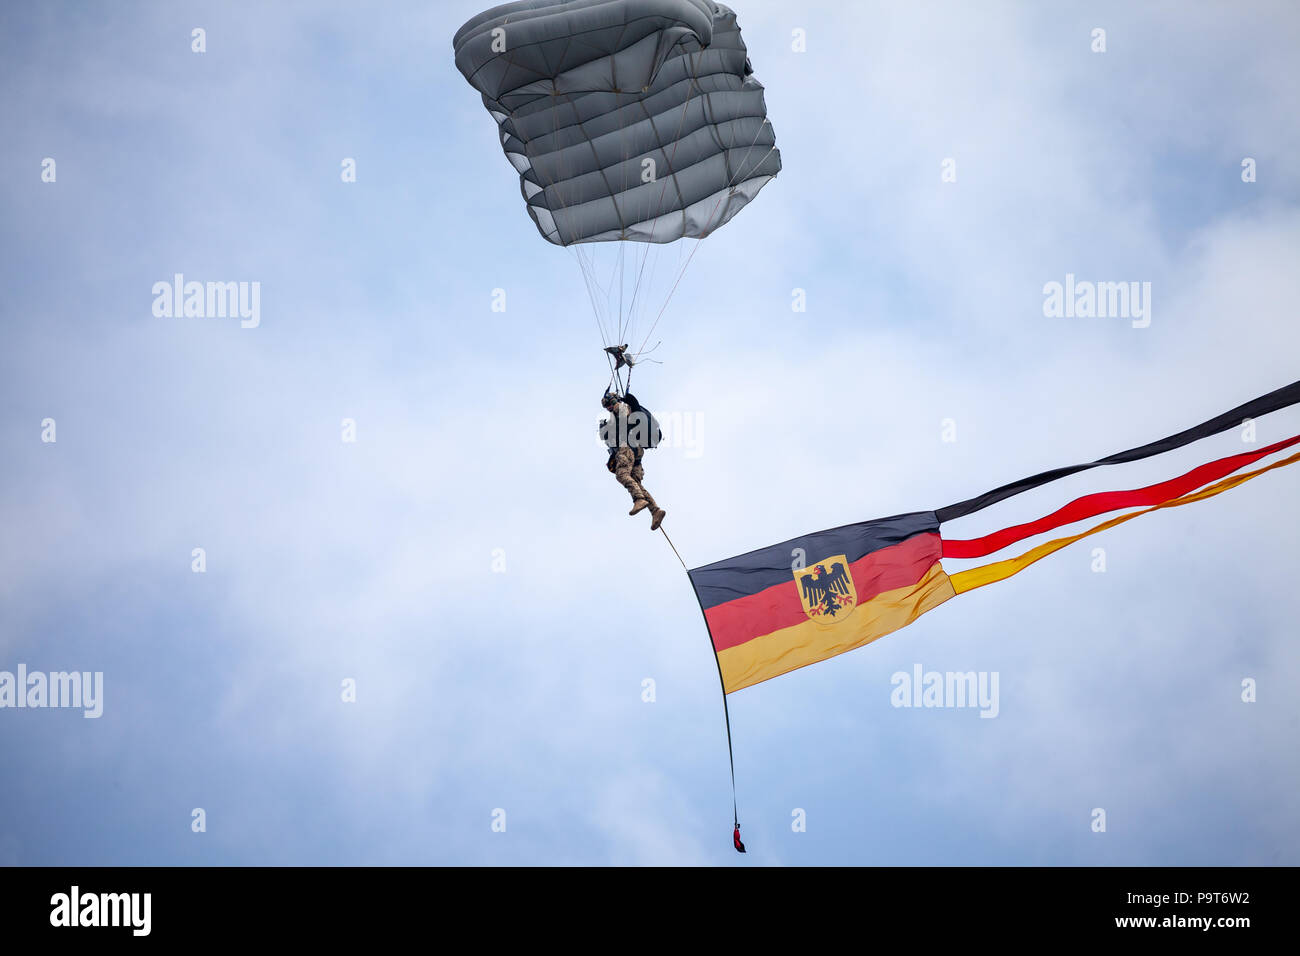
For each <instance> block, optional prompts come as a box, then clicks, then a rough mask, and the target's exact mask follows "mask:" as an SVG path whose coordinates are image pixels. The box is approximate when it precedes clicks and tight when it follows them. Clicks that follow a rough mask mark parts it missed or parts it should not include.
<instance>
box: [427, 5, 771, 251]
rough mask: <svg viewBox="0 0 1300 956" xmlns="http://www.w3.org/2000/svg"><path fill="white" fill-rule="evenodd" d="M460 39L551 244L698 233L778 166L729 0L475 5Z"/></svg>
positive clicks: (461, 61)
mask: <svg viewBox="0 0 1300 956" xmlns="http://www.w3.org/2000/svg"><path fill="white" fill-rule="evenodd" d="M453 46H454V48H455V53H456V66H457V67H458V68H459V69H460V71H461V73H463V74H464V76H465V78H466V79H467V80H468V81H469V82H470V83H471V84H472V85H473V86H474V87H475V89H477V90H478V91H479V93H480V94H482V97H483V103H484V105H485V106H486V107H487V109H488V111H489V112H490V113H491V114H492V116H493V118H494V119H495V120H496V121H497V123H498V125H499V126H500V131H501V144H502V147H503V148H504V150H505V153H506V157H507V158H508V159H509V160H510V162H511V163H512V164H513V165H514V167H515V169H516V170H518V172H519V178H520V188H521V191H522V192H523V196H524V199H525V201H526V202H527V204H528V213H529V215H530V216H532V218H533V221H534V222H535V223H536V224H537V228H538V230H539V231H540V232H541V234H542V235H543V236H544V237H545V238H546V239H547V240H549V241H550V242H553V243H556V244H557V245H563V246H567V245H571V244H574V243H586V242H603V241H611V240H633V241H637V242H653V243H665V242H672V241H674V240H677V239H682V238H694V239H700V238H703V237H704V236H707V235H708V234H709V233H711V232H712V231H713V230H715V229H717V228H718V227H719V226H721V225H723V224H725V223H726V222H727V221H729V220H730V219H731V218H732V217H733V216H734V215H735V214H736V213H737V212H739V211H740V210H741V209H742V208H743V207H744V206H745V205H746V204H747V203H748V202H749V201H750V200H751V199H753V198H754V196H755V195H757V193H758V191H759V190H760V189H762V188H763V186H764V185H765V184H766V183H768V182H769V181H770V180H771V179H772V177H774V176H775V175H776V174H777V173H778V172H779V171H780V169H781V155H780V153H779V152H778V151H777V149H776V138H775V135H774V133H773V131H772V126H771V124H770V123H769V122H768V121H767V108H766V105H765V103H764V98H763V87H762V85H761V84H760V83H759V82H758V81H757V80H756V79H755V78H754V77H753V75H752V72H751V69H750V64H749V60H748V57H747V53H746V49H745V44H744V42H743V41H742V40H741V36H740V28H739V26H738V25H737V23H736V15H735V13H734V12H732V11H731V10H730V9H729V8H727V7H725V6H723V5H721V4H717V3H712V2H708V0H522V2H518V3H509V4H505V5H503V6H499V7H495V8H493V9H491V10H488V11H485V12H484V13H481V14H479V16H477V17H475V18H474V19H472V20H470V21H469V22H468V23H466V24H465V25H464V26H463V27H461V28H460V30H459V31H457V33H456V36H455V39H454V40H453Z"/></svg>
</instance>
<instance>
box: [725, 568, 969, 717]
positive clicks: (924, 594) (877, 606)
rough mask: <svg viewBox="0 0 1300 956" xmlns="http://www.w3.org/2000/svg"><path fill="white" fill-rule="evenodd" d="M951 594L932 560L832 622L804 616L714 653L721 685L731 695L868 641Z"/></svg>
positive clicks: (947, 584)
mask: <svg viewBox="0 0 1300 956" xmlns="http://www.w3.org/2000/svg"><path fill="white" fill-rule="evenodd" d="M954 594H955V592H954V591H953V588H952V585H951V584H950V583H949V581H948V575H947V574H945V573H944V570H943V566H942V565H941V564H940V563H939V562H938V561H935V562H934V564H932V565H931V566H930V569H929V570H928V571H926V572H925V575H924V577H922V578H921V580H920V581H918V582H916V583H915V584H909V585H907V586H906V587H901V588H895V589H894V590H892V591H885V592H883V593H881V594H877V595H876V596H875V597H874V598H872V599H871V600H870V601H865V602H863V603H862V604H859V605H858V606H857V607H855V608H854V609H853V611H852V613H850V614H849V615H848V616H847V617H845V618H844V620H842V621H837V622H836V623H835V624H831V625H825V624H818V623H817V622H815V621H812V620H808V621H805V622H804V623H802V624H796V625H794V626H793V627H785V628H782V629H781V630H779V631H773V632H772V633H771V634H764V635H763V636H762V637H756V638H754V639H753V640H749V641H746V642H745V643H744V644H737V645H736V646H735V647H728V648H727V649H726V650H723V651H719V652H718V666H719V667H720V668H721V670H722V686H723V690H724V692H725V693H728V694H730V693H731V692H732V691H736V690H740V689H741V688H742V687H749V686H751V685H752V684H757V683H760V682H761V681H765V680H768V679H769V678H772V677H777V676H779V675H781V674H785V673H788V672H790V671H792V670H796V669H798V668H800V667H806V666H808V665H809V664H816V663H817V662H818V661H824V660H826V659H827V658H828V657H835V656H836V655H837V654H843V653H844V652H845V651H851V650H853V649H855V648H858V647H862V646H863V645H864V644H870V643H871V642H872V641H874V640H875V639H876V638H878V637H884V636H885V635H886V634H888V633H890V632H891V631H896V630H898V629H899V628H900V627H906V626H907V625H908V624H911V623H912V622H913V621H915V620H916V619H917V618H918V617H920V616H921V615H922V614H924V613H925V612H926V611H928V610H930V609H931V608H934V607H938V606H939V605H940V604H942V603H943V602H944V601H946V600H948V599H949V598H950V597H953V596H954Z"/></svg>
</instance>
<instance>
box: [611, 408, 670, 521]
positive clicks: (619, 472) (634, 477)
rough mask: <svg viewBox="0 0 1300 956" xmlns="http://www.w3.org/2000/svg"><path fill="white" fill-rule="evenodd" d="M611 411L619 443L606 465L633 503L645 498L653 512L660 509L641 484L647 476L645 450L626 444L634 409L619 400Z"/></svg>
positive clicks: (612, 423) (612, 449)
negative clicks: (628, 421)
mask: <svg viewBox="0 0 1300 956" xmlns="http://www.w3.org/2000/svg"><path fill="white" fill-rule="evenodd" d="M609 413H610V416H611V417H612V419H613V420H612V421H611V423H610V424H611V426H612V427H615V428H617V429H618V432H617V435H618V439H617V440H618V445H617V447H614V448H611V449H610V456H609V463H608V465H607V466H606V467H608V468H609V470H610V471H611V472H613V473H614V477H615V478H616V479H618V483H619V484H620V485H622V486H623V487H624V488H626V489H627V492H628V494H630V495H631V496H632V502H633V504H635V503H636V502H637V501H639V500H641V499H642V498H644V499H645V501H646V503H647V505H648V506H649V508H650V510H651V511H652V512H654V511H658V510H659V506H658V505H657V504H655V500H654V498H653V497H652V496H651V494H650V492H648V491H646V490H645V486H643V485H642V484H641V482H642V480H644V478H645V469H644V468H642V467H641V457H642V455H644V454H645V451H644V450H643V449H641V448H632V447H631V446H629V445H626V444H624V441H625V440H626V438H627V434H628V428H627V420H628V416H629V415H631V414H632V409H631V408H630V407H629V406H628V405H627V404H626V403H624V402H619V403H618V404H616V405H615V406H614V407H613V408H611V409H609Z"/></svg>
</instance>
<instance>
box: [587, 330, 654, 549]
mask: <svg viewBox="0 0 1300 956" xmlns="http://www.w3.org/2000/svg"><path fill="white" fill-rule="evenodd" d="M623 347H624V348H626V346H623ZM600 405H601V407H602V408H603V409H605V411H607V412H609V413H610V418H606V419H602V420H601V423H600V437H601V438H603V439H604V441H605V444H606V445H608V446H609V460H608V461H606V462H605V467H606V468H607V469H609V471H610V472H611V473H612V474H613V475H614V477H615V478H616V479H617V480H618V483H619V484H620V485H622V486H623V487H624V488H626V489H627V491H628V494H630V495H631V496H632V510H631V511H629V512H628V514H630V515H634V514H637V513H639V512H641V511H644V510H645V509H646V508H649V509H650V518H651V520H650V530H651V531H658V530H659V525H661V524H662V523H663V520H664V516H665V515H667V514H668V512H666V511H665V510H664V509H663V508H660V507H659V505H658V504H656V503H655V500H654V497H653V496H652V495H651V494H650V492H648V491H646V489H645V486H644V485H643V484H641V482H642V481H643V480H645V469H644V468H643V467H641V458H642V456H643V455H644V454H645V450H646V449H647V448H654V447H655V446H656V445H658V444H659V438H660V430H659V423H658V422H657V421H655V419H654V416H653V415H652V414H650V411H649V409H647V408H644V407H643V406H642V405H641V403H640V402H638V401H637V400H636V397H635V396H634V395H632V393H631V392H627V393H625V394H623V395H621V396H620V395H619V394H618V392H616V391H611V390H610V389H608V388H607V389H605V394H604V395H603V396H601V399H600Z"/></svg>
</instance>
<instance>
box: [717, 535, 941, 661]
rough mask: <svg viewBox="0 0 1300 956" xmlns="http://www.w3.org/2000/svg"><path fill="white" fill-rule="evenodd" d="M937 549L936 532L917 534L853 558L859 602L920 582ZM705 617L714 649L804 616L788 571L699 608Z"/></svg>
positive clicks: (851, 569)
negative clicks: (768, 583)
mask: <svg viewBox="0 0 1300 956" xmlns="http://www.w3.org/2000/svg"><path fill="white" fill-rule="evenodd" d="M940 547H941V542H940V540H939V536H938V535H937V534H917V535H913V536H912V537H910V538H908V539H907V540H906V541H900V542H899V543H898V544H892V545H890V546H889V547H887V548H881V549H879V550H878V551H872V552H871V553H870V554H868V555H867V556H866V557H863V558H859V559H858V560H857V561H854V562H853V563H852V564H850V565H849V574H850V575H852V577H853V588H854V590H856V591H857V592H858V600H857V603H858V605H859V606H860V605H862V604H865V603H866V602H867V601H870V600H871V599H872V598H874V597H876V596H877V595H880V594H883V593H884V592H885V591H892V590H894V589H895V588H903V587H907V586H908V585H909V584H915V583H916V582H917V581H919V580H921V578H923V577H925V572H926V571H928V570H930V566H931V565H933V564H934V562H936V561H938V560H939V548H940ZM822 560H825V558H823V559H822ZM704 617H705V619H706V620H707V621H708V623H709V633H710V634H711V635H712V636H713V647H714V649H715V650H719V651H725V650H726V649H727V648H729V647H736V646H737V645H740V644H744V643H745V642H746V641H752V640H753V639H754V638H756V637H761V636H762V635H764V634H771V633H772V632H773V631H779V630H781V629H782V628H786V627H794V626H795V625H796V624H802V623H803V622H805V621H807V620H808V615H807V614H806V613H805V612H804V609H803V602H802V601H800V600H799V591H798V589H797V588H796V587H795V583H794V572H793V570H792V571H791V572H790V580H789V581H787V582H785V583H783V584H775V585H773V586H772V587H770V588H766V589H764V590H762V591H759V592H758V593H757V594H749V595H746V596H745V597H740V598H736V600H734V601H728V602H727V603H726V604H718V605H715V606H713V607H711V608H709V609H708V610H707V611H705V612H704Z"/></svg>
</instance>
